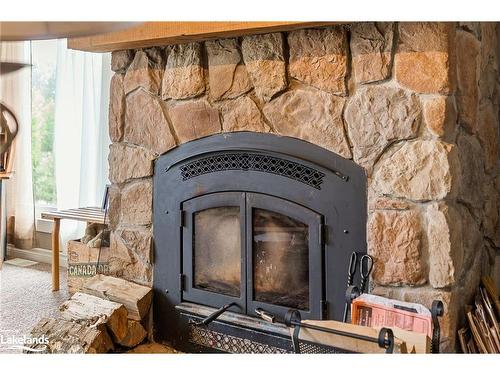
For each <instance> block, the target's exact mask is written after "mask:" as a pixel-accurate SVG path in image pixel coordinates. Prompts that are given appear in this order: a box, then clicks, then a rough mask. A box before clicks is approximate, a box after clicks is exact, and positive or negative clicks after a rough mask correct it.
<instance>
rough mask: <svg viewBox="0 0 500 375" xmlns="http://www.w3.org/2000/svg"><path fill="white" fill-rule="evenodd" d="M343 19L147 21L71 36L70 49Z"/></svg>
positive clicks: (120, 46)
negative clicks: (88, 35) (81, 35)
mask: <svg viewBox="0 0 500 375" xmlns="http://www.w3.org/2000/svg"><path fill="white" fill-rule="evenodd" d="M338 23H339V22H218V21H217V22H145V23H141V24H139V25H137V26H134V27H132V28H130V29H128V30H123V31H116V32H111V33H107V34H101V35H96V36H91V37H84V38H72V39H68V48H71V49H76V50H81V51H89V52H111V51H119V50H123V49H131V48H147V47H154V46H164V45H171V44H181V43H187V42H192V41H203V40H209V39H218V38H231V37H236V36H242V35H249V34H262V33H271V32H277V31H286V30H295V29H303V28H306V27H321V26H329V25H334V24H338Z"/></svg>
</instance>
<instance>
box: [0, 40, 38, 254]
mask: <svg viewBox="0 0 500 375" xmlns="http://www.w3.org/2000/svg"><path fill="white" fill-rule="evenodd" d="M0 58H1V61H12V62H23V63H30V60H31V48H30V43H29V42H1V43H0ZM0 100H2V102H4V103H5V104H6V105H7V106H9V107H10V108H11V109H12V110H13V112H14V113H15V115H16V117H17V119H18V122H19V133H18V134H17V137H16V139H15V140H14V144H13V150H14V163H13V175H12V177H11V179H10V180H8V182H7V183H6V186H7V188H6V201H7V217H10V216H15V233H14V236H15V245H16V247H19V248H25V249H29V248H31V247H32V245H33V238H34V228H35V226H34V221H35V210H34V204H33V180H32V168H31V69H30V68H23V69H22V70H20V71H17V72H14V73H10V74H8V75H6V76H2V77H0Z"/></svg>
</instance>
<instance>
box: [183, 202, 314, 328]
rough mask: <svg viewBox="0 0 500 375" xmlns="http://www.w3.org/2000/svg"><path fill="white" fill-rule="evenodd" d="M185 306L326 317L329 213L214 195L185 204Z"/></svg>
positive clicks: (252, 313)
mask: <svg viewBox="0 0 500 375" xmlns="http://www.w3.org/2000/svg"><path fill="white" fill-rule="evenodd" d="M182 210H183V212H184V218H185V219H184V220H185V222H184V224H183V229H182V233H183V259H182V264H183V271H182V272H183V275H184V278H185V280H184V286H183V297H182V299H183V300H184V301H189V302H195V303H200V304H202V305H207V306H211V307H215V308H219V307H221V306H223V305H225V304H227V303H230V302H236V303H237V304H238V305H239V308H232V310H233V311H237V312H242V313H246V314H248V315H254V316H255V315H256V314H255V309H257V308H261V309H264V310H265V311H267V312H269V313H271V314H273V315H275V316H276V318H277V319H278V320H282V319H283V317H284V315H285V314H286V312H287V311H288V309H290V308H293V309H297V310H300V311H301V315H302V316H303V317H304V318H315V319H319V318H320V317H321V314H320V312H321V308H320V301H321V300H322V299H323V298H322V296H323V287H322V285H323V280H322V274H323V272H322V267H323V263H322V252H323V248H322V244H321V243H320V238H319V233H320V228H321V224H322V216H321V215H318V214H317V213H315V212H313V211H311V210H309V209H307V208H305V207H303V206H300V205H298V204H295V203H292V202H290V201H287V200H284V199H280V198H277V197H273V196H270V195H264V194H258V193H245V192H225V193H214V194H208V195H204V196H200V197H197V198H193V199H190V200H188V201H185V202H184V203H183V205H182Z"/></svg>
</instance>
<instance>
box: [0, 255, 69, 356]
mask: <svg viewBox="0 0 500 375" xmlns="http://www.w3.org/2000/svg"><path fill="white" fill-rule="evenodd" d="M59 273H60V283H61V290H59V291H58V292H52V279H51V274H50V265H49V264H45V263H38V264H36V265H33V266H30V267H17V266H13V265H10V264H6V263H4V264H3V266H2V269H1V270H0V332H4V334H6V333H5V331H15V334H16V335H20V336H22V335H23V334H28V333H29V332H30V330H31V328H32V327H33V326H34V325H35V324H36V323H38V321H39V320H40V319H42V318H46V317H50V316H57V312H58V307H59V305H60V304H61V303H62V302H64V301H65V300H67V299H68V298H69V293H68V289H67V284H66V269H65V268H61V269H60V272H59ZM1 352H2V348H1V347H0V353H1ZM9 353H12V351H9Z"/></svg>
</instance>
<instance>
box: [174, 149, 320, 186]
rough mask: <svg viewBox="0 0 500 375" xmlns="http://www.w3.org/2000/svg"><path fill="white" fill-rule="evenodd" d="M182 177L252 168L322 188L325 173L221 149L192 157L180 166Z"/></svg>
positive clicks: (276, 160) (299, 165)
mask: <svg viewBox="0 0 500 375" xmlns="http://www.w3.org/2000/svg"><path fill="white" fill-rule="evenodd" d="M180 169H181V176H182V180H183V181H186V180H189V179H190V178H193V177H196V176H200V175H203V174H207V173H213V172H219V171H227V170H244V171H246V170H251V171H258V172H266V173H272V174H276V175H280V176H284V177H288V178H291V179H293V180H296V181H300V182H302V183H304V184H307V185H309V186H312V187H313V188H315V189H318V190H321V184H322V183H323V178H324V177H325V174H324V173H322V172H320V171H318V170H316V169H314V168H311V167H308V166H305V165H303V164H300V163H297V162H294V161H291V160H285V159H281V158H277V157H275V156H270V155H263V154H258V153H250V152H244V153H243V152H242V153H239V152H221V153H216V154H212V155H210V156H207V157H204V158H200V159H196V160H193V161H190V162H188V163H186V164H184V165H182V166H181V167H180Z"/></svg>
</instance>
